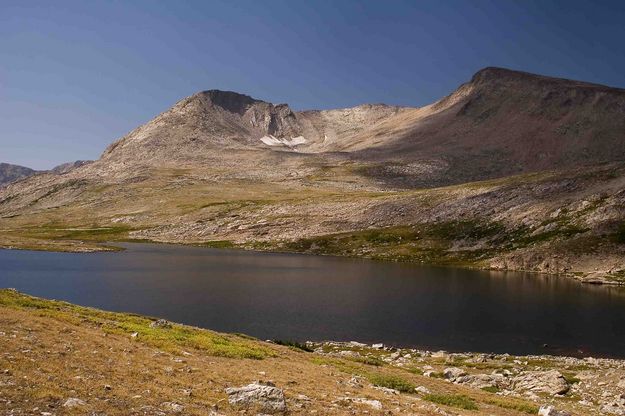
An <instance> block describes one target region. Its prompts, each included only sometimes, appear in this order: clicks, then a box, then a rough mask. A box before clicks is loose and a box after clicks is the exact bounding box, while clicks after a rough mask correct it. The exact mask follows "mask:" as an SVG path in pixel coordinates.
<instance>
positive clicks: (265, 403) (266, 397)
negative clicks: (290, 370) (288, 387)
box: [226, 382, 286, 414]
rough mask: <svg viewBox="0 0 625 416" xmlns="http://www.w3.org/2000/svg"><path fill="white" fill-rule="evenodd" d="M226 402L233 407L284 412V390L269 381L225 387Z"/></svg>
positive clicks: (275, 412)
mask: <svg viewBox="0 0 625 416" xmlns="http://www.w3.org/2000/svg"><path fill="white" fill-rule="evenodd" d="M226 394H227V395H228V402H229V403H230V405H232V406H233V407H239V408H251V409H255V410H260V411H262V412H264V413H268V414H283V413H286V401H285V400H284V392H283V391H282V390H281V389H279V388H277V387H275V386H274V385H273V384H271V383H260V382H255V383H252V384H248V385H247V386H243V387H236V388H233V387H231V388H227V389H226Z"/></svg>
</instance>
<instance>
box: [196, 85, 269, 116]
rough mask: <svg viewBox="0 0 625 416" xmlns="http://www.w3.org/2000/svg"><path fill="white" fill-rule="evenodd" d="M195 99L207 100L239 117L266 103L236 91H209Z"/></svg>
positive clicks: (198, 94)
mask: <svg viewBox="0 0 625 416" xmlns="http://www.w3.org/2000/svg"><path fill="white" fill-rule="evenodd" d="M193 97H196V98H200V99H203V100H206V101H207V102H209V103H210V104H212V105H213V106H217V107H221V108H222V109H224V110H226V111H229V112H231V113H237V114H239V115H243V114H245V112H246V111H247V110H248V109H249V108H250V107H251V106H252V105H254V104H258V103H265V102H264V101H261V100H256V99H254V98H252V97H250V96H249V95H245V94H239V93H238V92H234V91H222V90H207V91H202V92H200V93H197V94H195V95H194V96H193Z"/></svg>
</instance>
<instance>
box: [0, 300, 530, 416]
mask: <svg viewBox="0 0 625 416" xmlns="http://www.w3.org/2000/svg"><path fill="white" fill-rule="evenodd" d="M152 322H153V319H152V318H147V317H142V316H137V315H131V314H121V313H111V312H104V311H99V310H96V309H91V308H83V307H78V306H75V305H71V304H68V303H64V302H56V301H47V300H43V299H38V298H33V297H30V296H26V295H22V294H19V293H17V292H15V291H11V290H0V414H26V415H40V414H41V412H48V413H51V414H55V415H65V414H67V415H74V414H75V415H85V414H106V415H135V414H136V415H139V414H147V415H153V414H159V412H162V413H164V414H167V413H171V410H168V409H167V408H166V407H164V406H163V403H166V402H172V403H177V404H180V405H182V406H184V414H186V415H206V414H210V412H211V411H214V410H215V409H216V411H217V412H218V413H219V414H233V413H236V412H235V411H234V410H233V409H231V408H230V407H229V405H228V402H227V397H226V394H225V393H224V389H225V388H226V387H231V386H241V385H246V384H249V383H250V382H252V381H255V380H258V379H261V380H272V381H273V382H274V383H275V384H276V385H277V386H278V387H280V388H282V389H284V392H285V395H286V398H287V403H288V407H289V412H290V413H291V414H315V413H316V414H363V413H364V412H368V413H369V414H376V413H379V414H382V413H385V412H387V411H389V410H390V411H391V412H392V413H393V414H414V415H434V414H436V413H435V411H434V407H435V406H440V407H442V408H447V409H448V410H451V411H453V412H456V413H457V414H463V415H519V414H523V413H522V412H519V411H517V410H514V409H513V408H510V409H506V408H503V407H499V406H498V405H494V404H489V401H490V402H491V403H492V401H493V398H494V397H495V396H493V394H491V393H488V392H483V391H479V390H474V389H468V388H464V387H461V386H457V385H453V384H450V383H447V382H445V381H443V380H439V379H432V378H427V377H422V376H418V375H415V374H413V373H411V372H409V371H406V370H402V369H398V368H392V367H389V366H386V365H379V363H376V364H378V365H370V364H366V363H363V362H359V361H353V360H349V359H338V358H337V359H334V358H326V357H324V356H320V355H318V354H314V353H307V352H302V351H297V350H294V349H291V348H288V347H283V346H279V345H275V344H272V343H266V342H261V341H257V340H254V339H250V338H247V337H242V336H237V335H227V334H219V333H215V332H212V331H207V330H201V329H197V328H192V327H188V326H183V325H176V324H174V325H173V326H172V327H171V328H151V327H150V323H152ZM133 332H137V333H138V336H137V337H132V336H131V334H132V333H133ZM354 375H361V376H363V377H362V379H361V380H363V381H362V387H357V386H352V385H350V384H349V383H348V381H349V380H350V378H351V377H352V376H354ZM389 380H390V381H391V382H392V383H393V385H394V386H397V385H401V386H403V387H406V386H412V385H417V386H419V385H422V386H426V387H427V388H428V389H430V390H431V391H432V392H433V393H436V394H440V395H463V396H466V397H470V399H471V400H472V401H474V402H475V403H476V405H477V407H478V409H479V410H477V411H476V410H463V409H457V408H453V407H449V406H445V405H434V404H432V403H430V402H428V401H427V400H423V399H422V398H420V397H419V396H418V395H416V394H413V393H411V392H408V391H407V390H406V389H404V390H406V392H404V393H401V394H400V395H388V394H385V393H384V392H382V391H380V390H378V389H376V388H375V387H374V385H373V384H385V383H386V382H387V381H389ZM299 395H306V396H307V397H308V398H309V399H310V400H305V399H302V398H298V396H299ZM345 397H352V398H366V399H374V400H379V401H380V402H381V403H382V404H383V410H382V411H375V410H374V409H372V408H371V407H369V406H367V405H366V404H362V403H355V402H350V401H348V400H345ZM68 398H79V399H81V400H83V401H84V402H85V403H86V404H85V405H84V406H80V407H77V408H71V409H68V408H65V407H63V403H64V402H65V401H66V400H67V399H68ZM500 400H504V401H505V400H507V399H500ZM510 407H512V406H510ZM11 412H13V413H11Z"/></svg>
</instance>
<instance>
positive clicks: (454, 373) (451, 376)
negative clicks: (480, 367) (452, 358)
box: [443, 367, 467, 381]
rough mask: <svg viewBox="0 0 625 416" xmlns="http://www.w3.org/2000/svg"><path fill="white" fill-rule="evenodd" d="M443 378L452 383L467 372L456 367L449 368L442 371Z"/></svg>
mask: <svg viewBox="0 0 625 416" xmlns="http://www.w3.org/2000/svg"><path fill="white" fill-rule="evenodd" d="M443 374H444V375H445V378H446V379H447V380H450V381H454V380H456V379H457V378H459V377H462V376H465V375H467V372H466V371H464V370H463V369H461V368H458V367H449V368H446V369H445V371H443Z"/></svg>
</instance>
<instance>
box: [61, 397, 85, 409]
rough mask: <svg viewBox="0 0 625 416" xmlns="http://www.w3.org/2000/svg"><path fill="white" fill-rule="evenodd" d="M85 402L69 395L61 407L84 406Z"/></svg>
mask: <svg viewBox="0 0 625 416" xmlns="http://www.w3.org/2000/svg"><path fill="white" fill-rule="evenodd" d="M85 404H86V403H85V402H84V401H82V400H80V399H76V398H75V397H70V398H69V399H67V400H65V403H63V407H79V406H84V405H85Z"/></svg>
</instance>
